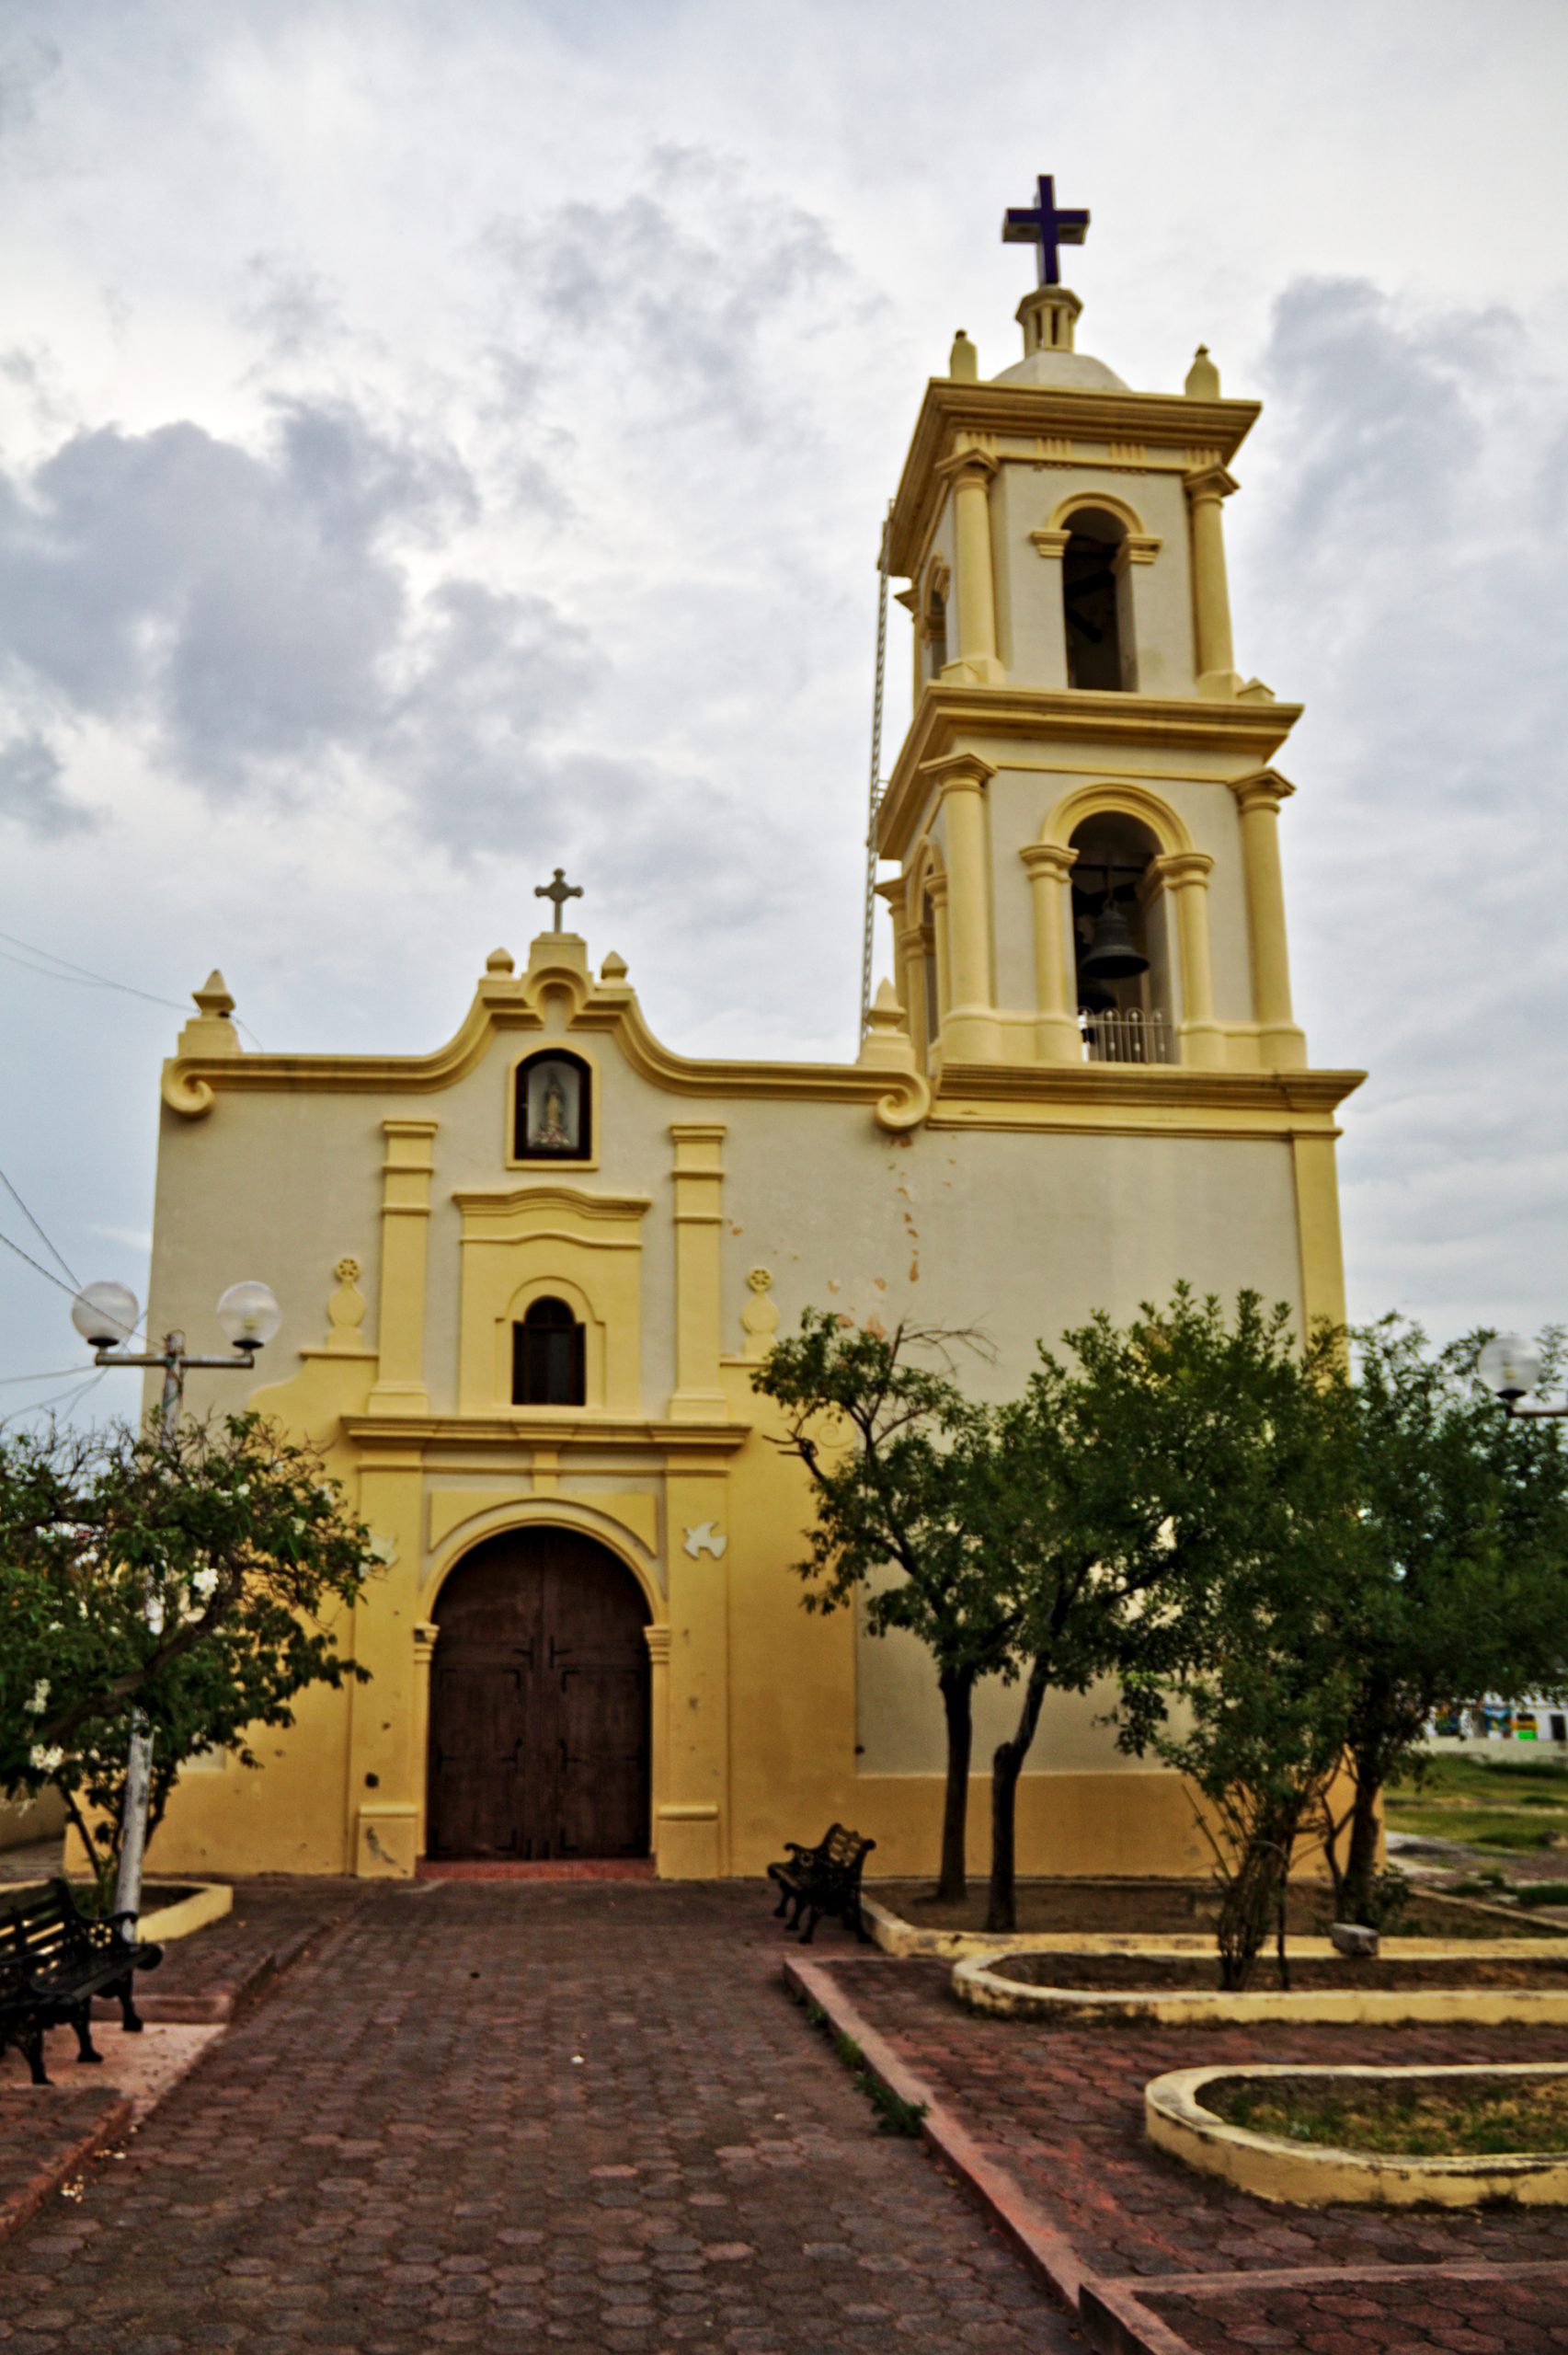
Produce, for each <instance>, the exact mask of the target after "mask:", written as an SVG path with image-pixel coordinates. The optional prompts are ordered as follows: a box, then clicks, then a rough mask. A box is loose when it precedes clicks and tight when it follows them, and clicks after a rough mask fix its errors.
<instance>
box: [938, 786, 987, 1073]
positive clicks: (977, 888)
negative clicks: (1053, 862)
mask: <svg viewBox="0 0 1568 2355" xmlns="http://www.w3.org/2000/svg"><path fill="white" fill-rule="evenodd" d="M923 774H924V775H925V777H926V779H927V781H928V783H929V784H930V785H931V786H932V787H933V789H934V791H935V792H936V793H937V794H938V795H940V797H941V802H942V824H943V842H944V849H945V851H946V856H947V927H946V929H947V959H946V962H947V971H946V976H945V979H946V983H947V994H946V1001H945V1004H944V1008H943V1017H942V1044H943V1048H944V1052H945V1053H946V1054H947V1055H948V1056H949V1057H950V1058H951V1059H952V1060H953V1061H954V1062H955V1063H994V1062H995V1061H996V1060H997V1043H996V1021H995V1013H996V998H995V994H994V990H993V986H992V982H991V920H990V824H989V823H988V821H987V812H986V787H987V786H988V785H989V784H990V780H991V778H992V777H993V776H994V775H996V770H995V769H994V767H993V766H992V765H991V764H990V761H982V760H981V759H980V758H979V754H978V753H975V752H954V753H951V754H949V756H948V757H947V759H946V760H943V761H928V762H927V763H926V764H925V767H924V772H923Z"/></svg>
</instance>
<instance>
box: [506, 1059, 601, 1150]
mask: <svg viewBox="0 0 1568 2355" xmlns="http://www.w3.org/2000/svg"><path fill="white" fill-rule="evenodd" d="M592 1128H593V1086H592V1074H591V1073H590V1072H589V1067H588V1065H587V1064H586V1063H583V1062H582V1061H581V1060H580V1059H579V1058H578V1056H576V1055H570V1054H566V1053H564V1052H562V1051H560V1050H558V1049H556V1050H552V1051H548V1052H546V1053H544V1054H542V1055H531V1056H530V1057H529V1059H528V1061H527V1062H526V1063H520V1064H519V1065H518V1068H517V1101H516V1106H515V1110H514V1129H513V1136H514V1140H515V1143H514V1148H513V1157H514V1159H516V1160H518V1161H586V1160H587V1159H588V1157H589V1154H590V1152H591V1150H592V1143H593V1138H592Z"/></svg>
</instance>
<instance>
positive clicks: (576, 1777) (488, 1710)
mask: <svg viewBox="0 0 1568 2355" xmlns="http://www.w3.org/2000/svg"><path fill="white" fill-rule="evenodd" d="M647 1618H648V1614H647V1603H646V1602H645V1600H644V1597H643V1595H642V1592H641V1590H640V1589H639V1587H638V1585H637V1581H636V1580H635V1578H634V1577H633V1576H632V1574H631V1572H630V1571H629V1570H628V1569H627V1568H626V1567H625V1565H624V1563H623V1562H621V1561H618V1560H617V1559H616V1557H615V1556H614V1555H613V1554H612V1553H611V1552H610V1550H609V1548H608V1547H607V1546H604V1545H599V1544H597V1543H596V1542H595V1540H594V1539H593V1538H591V1537H587V1536H584V1535H583V1534H581V1533H580V1532H579V1531H577V1530H569V1529H552V1528H537V1527H535V1528H529V1529H515V1530H509V1531H507V1532H505V1533H504V1534H502V1535H500V1536H498V1537H490V1538H486V1540H485V1541H484V1542H483V1544H481V1545H476V1546H475V1548H474V1550H473V1551H472V1553H470V1554H467V1555H465V1556H464V1558H463V1560H462V1561H460V1562H459V1563H458V1564H457V1566H456V1568H454V1569H453V1570H452V1574H451V1576H450V1577H449V1578H448V1579H447V1580H446V1583H445V1584H444V1585H443V1587H442V1588H441V1594H440V1596H439V1598H438V1600H437V1603H436V1607H435V1621H436V1626H437V1628H438V1630H439V1634H438V1637H437V1641H436V1647H435V1657H434V1660H433V1661H432V1663H431V1675H430V1731H429V1814H428V1827H429V1828H428V1838H427V1848H428V1852H429V1855H431V1856H444V1857H470V1858H477V1859H485V1858H493V1859H495V1860H496V1861H497V1862H506V1861H516V1862H526V1861H532V1860H538V1859H542V1858H545V1857H551V1856H646V1855H647V1853H648V1822H649V1781H648V1775H649V1717H650V1711H649V1683H650V1664H649V1660H648V1649H647V1641H646V1638H645V1636H644V1632H643V1631H644V1629H645V1628H646V1626H647Z"/></svg>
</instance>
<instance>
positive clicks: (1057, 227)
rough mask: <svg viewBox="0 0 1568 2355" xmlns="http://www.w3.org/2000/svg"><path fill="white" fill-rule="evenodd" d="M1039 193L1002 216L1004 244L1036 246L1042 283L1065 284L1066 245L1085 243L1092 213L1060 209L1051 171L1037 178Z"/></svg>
mask: <svg viewBox="0 0 1568 2355" xmlns="http://www.w3.org/2000/svg"><path fill="white" fill-rule="evenodd" d="M1036 189H1037V194H1036V200H1035V202H1034V203H1033V204H1029V205H1019V204H1014V205H1010V206H1009V207H1008V209H1007V211H1006V212H1005V213H1003V214H1002V216H1001V242H1002V244H1003V245H1004V246H1034V247H1036V249H1037V251H1038V255H1039V265H1040V284H1041V285H1042V286H1059V285H1060V284H1061V256H1060V251H1059V248H1060V247H1063V246H1081V245H1082V243H1083V240H1084V238H1085V237H1086V236H1088V234H1089V215H1088V213H1082V212H1071V213H1070V212H1066V211H1061V212H1059V211H1058V209H1057V201H1056V183H1055V181H1054V180H1053V178H1052V177H1051V175H1050V173H1049V172H1042V173H1041V175H1040V177H1039V179H1038V181H1037V182H1036Z"/></svg>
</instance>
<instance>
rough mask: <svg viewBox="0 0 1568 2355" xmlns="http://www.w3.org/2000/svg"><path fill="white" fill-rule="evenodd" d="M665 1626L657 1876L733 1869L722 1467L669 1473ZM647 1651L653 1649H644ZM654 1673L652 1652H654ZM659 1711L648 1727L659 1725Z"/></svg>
mask: <svg viewBox="0 0 1568 2355" xmlns="http://www.w3.org/2000/svg"><path fill="white" fill-rule="evenodd" d="M665 1517H666V1528H667V1531H668V1538H667V1544H668V1547H669V1553H668V1564H669V1580H670V1628H669V1637H668V1659H669V1671H668V1677H669V1697H668V1700H667V1702H666V1705H665V1722H666V1727H667V1732H668V1738H667V1741H666V1745H665V1754H664V1761H663V1765H662V1768H661V1769H660V1768H656V1774H657V1773H659V1772H661V1773H662V1775H663V1781H664V1793H663V1797H662V1798H660V1799H659V1800H658V1804H657V1807H656V1810H655V1816H654V1837H655V1841H656V1844H657V1847H658V1870H659V1875H660V1878H663V1879H667V1880H711V1879H714V1878H717V1877H718V1876H720V1875H722V1874H724V1873H726V1872H727V1870H728V1869H729V1857H728V1846H729V1821H728V1818H729V1587H730V1565H731V1562H732V1559H733V1554H732V1549H731V1545H730V1536H729V1483H728V1480H727V1478H726V1476H725V1473H724V1469H723V1466H722V1465H718V1464H713V1463H708V1464H704V1462H703V1460H702V1459H701V1457H698V1458H696V1459H695V1460H694V1461H692V1463H690V1464H684V1463H683V1464H681V1465H675V1464H671V1465H670V1470H669V1473H668V1475H667V1476H666V1485H665ZM651 1650H652V1647H651V1645H650V1651H651ZM653 1657H654V1660H655V1674H656V1676H657V1674H658V1654H657V1652H654V1653H653ZM654 1723H655V1726H656V1727H657V1725H658V1716H657V1714H656V1716H655V1719H654Z"/></svg>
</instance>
